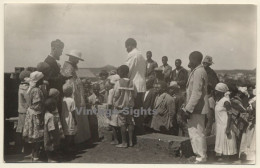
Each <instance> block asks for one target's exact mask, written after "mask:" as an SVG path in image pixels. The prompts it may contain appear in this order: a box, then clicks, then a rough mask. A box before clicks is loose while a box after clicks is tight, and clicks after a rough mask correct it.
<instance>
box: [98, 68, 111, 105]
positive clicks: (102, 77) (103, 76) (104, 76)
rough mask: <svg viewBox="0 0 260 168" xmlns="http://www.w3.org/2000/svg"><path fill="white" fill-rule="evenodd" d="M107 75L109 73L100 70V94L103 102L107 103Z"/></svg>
mask: <svg viewBox="0 0 260 168" xmlns="http://www.w3.org/2000/svg"><path fill="white" fill-rule="evenodd" d="M108 75H109V73H108V72H107V71H106V70H102V71H101V72H100V73H99V77H100V81H99V86H100V94H101V95H102V96H103V97H104V102H107V97H108V90H107V89H106V83H107V81H108V79H107V78H108Z"/></svg>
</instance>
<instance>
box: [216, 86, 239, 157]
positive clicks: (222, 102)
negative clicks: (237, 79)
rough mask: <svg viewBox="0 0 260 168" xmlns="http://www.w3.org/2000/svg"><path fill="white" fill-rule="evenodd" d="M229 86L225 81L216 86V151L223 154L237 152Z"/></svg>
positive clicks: (220, 154) (229, 154) (227, 154)
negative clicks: (232, 128) (232, 126)
mask: <svg viewBox="0 0 260 168" xmlns="http://www.w3.org/2000/svg"><path fill="white" fill-rule="evenodd" d="M228 90H229V89H228V87H227V85H226V84H224V83H218V84H217V85H216V87H215V97H216V98H215V99H216V107H215V120H216V143H215V152H216V155H217V156H218V157H220V158H219V161H221V160H222V158H221V156H222V155H225V156H231V155H235V154H237V146H236V137H235V134H234V132H233V131H232V130H231V112H230V110H231V104H230V99H229V96H228Z"/></svg>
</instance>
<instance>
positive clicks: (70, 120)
mask: <svg viewBox="0 0 260 168" xmlns="http://www.w3.org/2000/svg"><path fill="white" fill-rule="evenodd" d="M72 93H73V88H72V86H71V85H70V84H68V83H67V84H64V85H63V95H64V98H63V102H62V114H61V122H62V127H63V131H64V135H65V143H66V149H65V151H66V152H71V151H74V149H73V145H74V136H75V134H76V132H77V120H76V116H75V115H76V114H75V113H76V106H75V101H74V99H73V98H72Z"/></svg>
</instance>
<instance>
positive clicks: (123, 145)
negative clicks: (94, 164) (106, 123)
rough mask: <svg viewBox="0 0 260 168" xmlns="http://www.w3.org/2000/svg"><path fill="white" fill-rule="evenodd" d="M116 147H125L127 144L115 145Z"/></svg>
mask: <svg viewBox="0 0 260 168" xmlns="http://www.w3.org/2000/svg"><path fill="white" fill-rule="evenodd" d="M116 147H117V148H127V144H119V145H116Z"/></svg>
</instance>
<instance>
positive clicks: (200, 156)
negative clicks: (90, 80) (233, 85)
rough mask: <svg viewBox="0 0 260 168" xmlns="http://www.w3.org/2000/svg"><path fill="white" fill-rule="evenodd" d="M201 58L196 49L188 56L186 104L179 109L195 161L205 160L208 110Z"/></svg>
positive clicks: (201, 161) (204, 74)
mask: <svg viewBox="0 0 260 168" xmlns="http://www.w3.org/2000/svg"><path fill="white" fill-rule="evenodd" d="M202 58H203V56H202V54H201V53H200V52H198V51H194V52H192V53H191V54H190V56H189V60H190V62H189V68H190V69H191V73H190V75H189V78H188V82H187V88H186V92H187V97H186V105H185V106H184V107H183V108H182V111H181V114H182V118H183V120H184V121H186V122H187V124H188V132H189V136H190V139H191V146H192V149H193V152H194V153H195V154H196V161H195V163H203V162H206V161H207V154H206V152H207V144H206V137H205V134H204V129H205V116H206V115H205V114H206V113H207V112H208V111H209V102H208V95H207V85H208V77H207V73H206V71H205V69H204V67H203V65H201V61H202Z"/></svg>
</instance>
